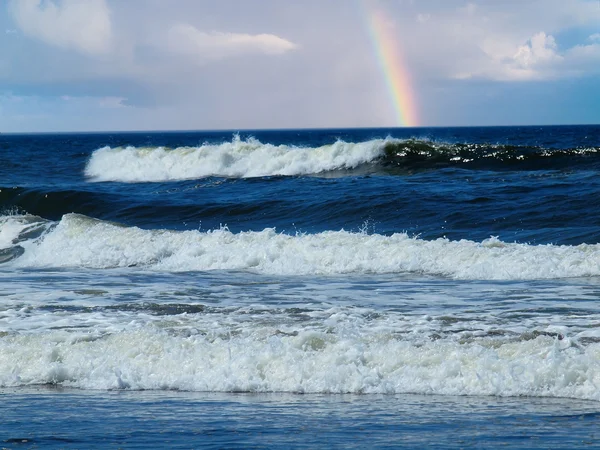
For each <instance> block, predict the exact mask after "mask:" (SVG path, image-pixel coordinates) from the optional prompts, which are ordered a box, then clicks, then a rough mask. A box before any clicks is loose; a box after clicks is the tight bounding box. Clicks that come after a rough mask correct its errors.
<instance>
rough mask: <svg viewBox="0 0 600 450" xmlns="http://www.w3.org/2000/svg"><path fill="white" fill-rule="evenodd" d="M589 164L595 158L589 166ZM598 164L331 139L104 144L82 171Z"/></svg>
mask: <svg viewBox="0 0 600 450" xmlns="http://www.w3.org/2000/svg"><path fill="white" fill-rule="evenodd" d="M590 159H591V160H592V161H590ZM590 162H593V163H594V164H598V163H600V149H599V148H596V147H590V148H573V149H548V148H543V147H527V146H513V145H491V144H476V143H455V144H450V143H437V142H433V141H428V140H418V139H409V140H399V139H393V138H386V139H374V140H370V141H365V142H357V143H354V142H344V141H341V140H338V141H336V142H335V143H333V144H330V145H323V146H321V147H297V146H288V145H272V144H268V143H267V144H263V143H261V142H260V141H258V140H257V139H254V138H248V139H246V140H242V139H240V138H239V136H236V137H234V139H233V140H232V141H231V142H223V143H220V144H203V145H200V146H198V147H177V148H173V149H171V148H166V147H115V148H112V147H103V148H101V149H98V150H96V151H95V152H94V153H93V154H92V156H91V158H90V160H89V161H88V163H87V166H86V168H85V175H86V176H87V177H88V179H89V180H90V181H120V182H159V181H172V180H185V179H197V178H204V177H213V176H214V177H231V178H251V177H266V176H301V175H318V174H324V173H327V172H333V171H350V173H354V172H353V171H356V170H357V169H361V168H362V169H365V168H370V169H371V171H373V172H376V173H378V172H382V173H388V174H394V173H398V171H400V172H405V171H409V172H410V171H415V170H427V169H436V168H443V167H454V166H458V167H464V168H470V169H485V170H506V169H511V170H515V169H519V168H520V169H524V170H537V169H559V170H562V169H564V168H565V167H566V166H570V165H573V164H582V163H586V164H588V165H589V164H590Z"/></svg>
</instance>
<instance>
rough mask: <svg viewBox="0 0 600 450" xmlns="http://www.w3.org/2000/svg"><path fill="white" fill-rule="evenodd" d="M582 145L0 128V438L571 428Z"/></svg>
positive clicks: (381, 441) (439, 131)
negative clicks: (42, 131)
mask: <svg viewBox="0 0 600 450" xmlns="http://www.w3.org/2000/svg"><path fill="white" fill-rule="evenodd" d="M599 150H600V129H599V128H598V127H597V126H575V127H571V126H569V127H504V128H503V127H491V128H485V127H483V128H435V129H351V130H271V131H261V130H255V131H248V132H244V131H223V132H221V131H215V132H168V133H142V132H140V133H106V134H81V135H78V134H64V135H62V134H54V135H4V134H2V135H0V395H2V401H3V403H2V404H3V406H4V408H3V421H0V422H2V423H0V441H2V442H1V443H0V446H4V447H7V448H13V447H16V446H17V445H19V446H22V445H25V446H36V445H37V446H48V447H50V448H64V447H68V446H71V447H75V448H105V447H106V446H107V445H108V444H110V445H113V444H114V446H119V447H124V448H125V447H128V446H140V447H144V448H150V447H155V446H157V445H159V446H160V445H162V446H165V447H170V448H190V447H194V446H197V445H198V443H199V442H201V443H202V444H207V445H213V446H214V447H216V448H230V447H243V448H252V447H261V446H277V445H280V446H286V448H287V447H301V448H314V447H318V446H319V445H320V444H323V443H324V442H325V443H331V447H336V446H339V447H344V448H346V447H352V446H354V447H355V448H359V447H362V448H364V447H377V446H382V447H385V446H388V447H389V446H394V447H400V448H402V447H404V448H424V447H427V446H435V447H437V448H440V447H454V448H463V447H469V446H472V447H485V448H490V447H494V446H502V447H504V448H506V447H509V448H511V447H512V448H536V446H537V448H547V447H553V448H554V447H556V448H580V447H584V446H592V447H593V446H594V445H595V444H596V443H597V442H598V439H599V437H598V436H597V432H596V430H597V429H598V427H597V425H598V424H597V422H598V417H600V306H599V303H598V298H599V295H600V288H599V286H600V227H599V224H600V200H599V199H600V177H599V176H598V175H599V174H600V151H599ZM265 424H268V427H267V426H265ZM132 430H137V431H135V432H133V431H132ZM365 436H366V437H367V439H366V440H365V439H363V440H361V438H362V437H365ZM271 444H273V445H271ZM288 444H289V445H288ZM555 444H556V445H555Z"/></svg>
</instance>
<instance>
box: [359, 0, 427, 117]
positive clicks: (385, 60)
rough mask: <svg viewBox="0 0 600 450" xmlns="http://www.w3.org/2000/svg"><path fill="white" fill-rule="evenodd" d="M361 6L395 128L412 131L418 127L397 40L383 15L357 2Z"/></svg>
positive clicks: (405, 68) (409, 82)
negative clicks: (396, 126) (392, 109)
mask: <svg viewBox="0 0 600 450" xmlns="http://www.w3.org/2000/svg"><path fill="white" fill-rule="evenodd" d="M359 1H361V2H362V3H363V4H364V11H365V15H366V16H367V19H368V21H367V22H368V23H367V28H368V30H369V35H370V36H371V41H372V42H373V48H374V49H375V54H376V55H377V59H378V62H379V66H380V68H381V71H382V73H383V75H384V77H385V82H386V85H387V87H388V90H389V93H390V97H391V100H392V106H393V108H394V112H395V116H396V124H397V125H398V126H407V127H415V126H418V124H419V118H418V111H417V105H416V102H415V99H414V96H413V89H412V85H411V78H410V73H409V71H408V68H407V67H406V64H405V63H404V60H403V55H402V52H401V49H400V46H399V45H398V40H397V38H396V36H394V34H393V32H392V31H393V30H392V27H391V24H390V23H389V21H388V20H387V19H386V18H385V16H384V13H383V12H382V11H381V10H379V9H377V8H375V7H370V6H369V1H368V0H359Z"/></svg>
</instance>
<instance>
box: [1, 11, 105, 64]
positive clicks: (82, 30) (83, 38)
mask: <svg viewBox="0 0 600 450" xmlns="http://www.w3.org/2000/svg"><path fill="white" fill-rule="evenodd" d="M9 11H10V13H11V14H12V17H13V19H14V21H15V23H16V24H17V25H18V27H19V28H20V29H21V30H22V31H23V32H24V33H25V34H26V35H28V36H30V37H33V38H36V39H40V40H42V41H44V42H46V43H47V44H50V45H54V46H57V47H62V48H69V49H74V50H78V51H80V52H83V53H88V54H102V53H106V52H108V51H109V49H110V41H111V31H112V30H111V21H110V10H109V8H108V6H107V4H106V2H105V0H62V1H61V0H57V1H55V0H12V1H11V3H10V8H9Z"/></svg>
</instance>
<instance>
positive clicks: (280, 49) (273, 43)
mask: <svg viewBox="0 0 600 450" xmlns="http://www.w3.org/2000/svg"><path fill="white" fill-rule="evenodd" d="M167 42H168V48H169V50H171V51H172V52H174V53H183V54H188V55H197V56H198V57H200V58H211V59H220V58H225V57H230V56H235V55H240V54H248V53H263V54H267V55H280V54H283V53H286V52H288V51H290V50H294V49H295V48H297V45H296V44H294V43H292V42H290V41H288V40H287V39H283V38H281V37H279V36H276V35H274V34H264V33H263V34H242V33H223V32H210V33H207V32H204V31H200V30H198V29H197V28H195V27H193V26H192V25H188V24H178V25H174V26H172V27H171V28H170V29H169V31H168V41H167Z"/></svg>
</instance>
